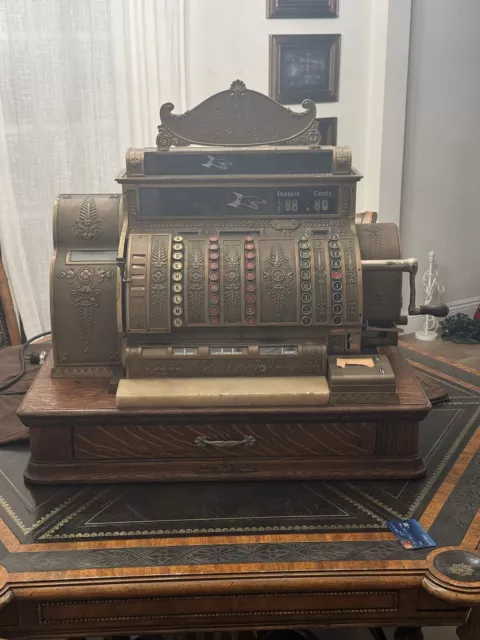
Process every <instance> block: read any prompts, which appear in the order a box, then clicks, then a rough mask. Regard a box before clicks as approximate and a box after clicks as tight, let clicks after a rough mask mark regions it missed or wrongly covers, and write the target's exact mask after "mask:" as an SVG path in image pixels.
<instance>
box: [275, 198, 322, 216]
mask: <svg viewBox="0 0 480 640" xmlns="http://www.w3.org/2000/svg"><path fill="white" fill-rule="evenodd" d="M312 205H313V207H310V206H308V204H307V205H306V207H305V213H309V212H310V211H312V210H313V211H315V212H316V213H327V212H329V211H330V200H329V199H328V198H315V200H313V202H312ZM299 207H300V205H299V202H298V198H281V199H278V200H277V213H297V212H298V211H299Z"/></svg>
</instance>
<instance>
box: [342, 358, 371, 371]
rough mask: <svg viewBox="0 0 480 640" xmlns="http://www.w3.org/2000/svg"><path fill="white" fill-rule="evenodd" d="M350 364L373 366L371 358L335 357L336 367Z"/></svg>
mask: <svg viewBox="0 0 480 640" xmlns="http://www.w3.org/2000/svg"><path fill="white" fill-rule="evenodd" d="M352 364H353V365H356V366H358V367H368V368H369V369H373V368H374V367H375V362H374V361H373V358H337V367H340V369H345V367H346V366H347V365H352Z"/></svg>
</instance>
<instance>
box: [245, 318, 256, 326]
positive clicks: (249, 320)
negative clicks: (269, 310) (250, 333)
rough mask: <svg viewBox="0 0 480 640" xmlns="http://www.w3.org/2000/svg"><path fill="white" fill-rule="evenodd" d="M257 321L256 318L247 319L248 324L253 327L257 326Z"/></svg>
mask: <svg viewBox="0 0 480 640" xmlns="http://www.w3.org/2000/svg"><path fill="white" fill-rule="evenodd" d="M255 322H256V320H255V318H247V324H248V325H250V326H253V325H254V324H255Z"/></svg>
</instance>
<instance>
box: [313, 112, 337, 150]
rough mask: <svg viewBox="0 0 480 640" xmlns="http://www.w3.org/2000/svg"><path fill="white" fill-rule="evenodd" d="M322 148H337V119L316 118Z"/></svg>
mask: <svg viewBox="0 0 480 640" xmlns="http://www.w3.org/2000/svg"><path fill="white" fill-rule="evenodd" d="M316 121H317V122H318V130H319V132H320V144H321V145H322V146H331V147H336V146H337V128H338V118H316Z"/></svg>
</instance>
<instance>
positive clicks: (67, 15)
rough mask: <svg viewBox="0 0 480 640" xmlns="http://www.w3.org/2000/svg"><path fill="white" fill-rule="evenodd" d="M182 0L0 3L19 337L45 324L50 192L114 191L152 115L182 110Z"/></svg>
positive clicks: (0, 236) (1, 184)
mask: <svg viewBox="0 0 480 640" xmlns="http://www.w3.org/2000/svg"><path fill="white" fill-rule="evenodd" d="M184 47H185V40H184V0H81V2H80V1H79V0H0V244H1V248H2V255H3V258H4V262H5V266H6V270H7V274H8V277H9V281H10V285H11V288H12V291H13V296H14V299H15V303H16V306H17V310H18V312H19V314H20V316H21V319H22V322H23V325H24V328H25V333H26V334H27V337H30V336H32V335H34V334H36V333H39V332H40V331H45V330H46V329H48V328H49V326H50V317H49V314H50V312H49V288H48V278H49V263H50V256H51V251H52V239H51V238H52V233H51V217H52V206H53V202H54V199H55V197H56V195H57V194H58V193H59V192H72V193H95V192H97V193H98V192H107V193H108V192H112V191H118V190H119V188H118V185H117V184H116V183H115V182H114V177H115V176H116V175H117V174H118V173H119V171H120V170H121V169H122V167H123V166H124V156H125V150H126V148H127V147H129V146H141V147H143V146H154V143H155V136H156V127H157V124H159V115H158V110H159V108H160V105H161V104H162V103H163V102H167V101H171V102H173V103H174V104H175V105H176V107H177V110H179V111H183V110H184V109H185V108H186V104H185V101H186V90H185V83H186V73H185V51H184Z"/></svg>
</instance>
